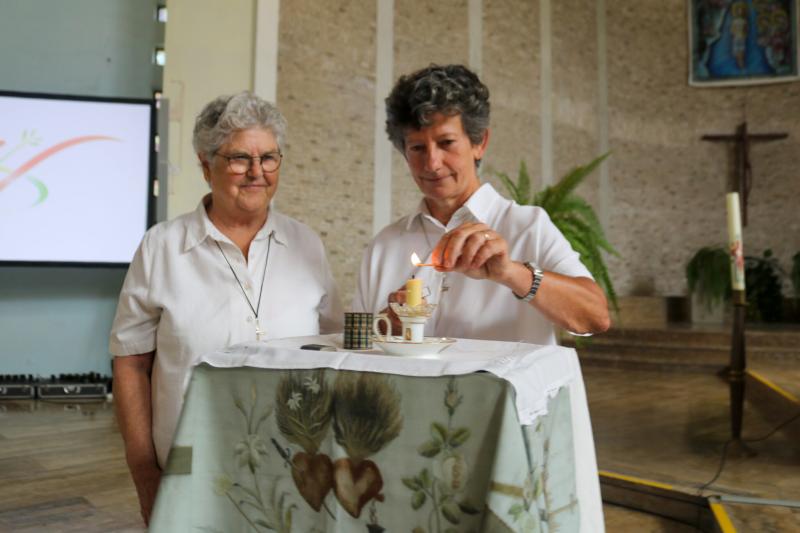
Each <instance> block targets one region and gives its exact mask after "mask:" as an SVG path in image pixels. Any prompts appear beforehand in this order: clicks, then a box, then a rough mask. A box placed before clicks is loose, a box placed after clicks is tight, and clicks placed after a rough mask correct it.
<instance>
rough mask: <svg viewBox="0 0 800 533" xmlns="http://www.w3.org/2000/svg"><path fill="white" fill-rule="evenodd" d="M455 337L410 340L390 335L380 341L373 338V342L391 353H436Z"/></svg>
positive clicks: (452, 341) (450, 344) (447, 345)
mask: <svg viewBox="0 0 800 533" xmlns="http://www.w3.org/2000/svg"><path fill="white" fill-rule="evenodd" d="M455 342H456V340H455V339H450V338H447V337H425V339H424V340H423V341H422V342H408V341H405V340H403V338H402V337H396V336H394V337H388V338H386V340H383V341H380V340H378V339H376V338H373V339H372V343H373V344H375V345H376V346H378V347H379V348H380V349H381V350H383V351H384V352H386V353H387V354H389V355H401V356H402V355H435V354H437V353H439V352H441V351H443V350H446V349H447V348H449V347H450V346H452V345H453V344H455Z"/></svg>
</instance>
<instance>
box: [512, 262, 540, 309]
mask: <svg viewBox="0 0 800 533" xmlns="http://www.w3.org/2000/svg"><path fill="white" fill-rule="evenodd" d="M522 264H523V265H525V268H527V269H528V270H530V271H531V274H533V281H532V282H531V288H530V290H528V294H526V295H525V296H517V293H515V292H513V291H512V292H511V294H513V295H514V297H515V298H516V299H517V300H522V301H523V302H530V301H531V300H533V297H534V296H536V291H538V290H539V285H541V284H542V277H544V272H542V271H541V270H540V269H539V268H537V267H536V266H535V265H533V264H532V263H530V262H529V261H526V262H524V263H522Z"/></svg>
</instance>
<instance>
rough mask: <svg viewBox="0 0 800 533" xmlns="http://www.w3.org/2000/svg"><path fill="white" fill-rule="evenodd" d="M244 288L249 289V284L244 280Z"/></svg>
mask: <svg viewBox="0 0 800 533" xmlns="http://www.w3.org/2000/svg"><path fill="white" fill-rule="evenodd" d="M244 288H245V289H247V290H248V291H249V290H250V284H249V283H247V282H246V281H245V282H244Z"/></svg>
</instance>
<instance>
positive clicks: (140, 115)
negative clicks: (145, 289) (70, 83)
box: [0, 92, 154, 264]
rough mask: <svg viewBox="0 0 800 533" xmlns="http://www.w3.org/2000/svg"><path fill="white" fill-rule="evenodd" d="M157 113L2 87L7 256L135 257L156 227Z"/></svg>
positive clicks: (1, 237)
mask: <svg viewBox="0 0 800 533" xmlns="http://www.w3.org/2000/svg"><path fill="white" fill-rule="evenodd" d="M153 113H154V109H153V102H152V101H150V100H132V99H124V100H123V99H111V98H90V97H75V96H63V97H62V96H56V95H34V94H31V95H26V94H22V93H3V92H0V262H4V261H10V262H15V263H59V264H64V263H67V264H69V263H99V264H105V263H115V264H124V263H127V262H129V261H130V260H131V258H132V257H133V254H134V252H135V251H136V247H137V246H138V245H139V242H140V241H141V239H142V236H143V235H144V232H145V231H146V230H147V227H148V220H149V219H148V216H149V215H148V214H149V209H150V205H151V201H152V193H151V191H152V175H151V173H152V167H151V160H152V150H153V145H154V144H153V116H154V114H153Z"/></svg>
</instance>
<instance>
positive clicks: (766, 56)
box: [688, 0, 800, 86]
mask: <svg viewBox="0 0 800 533" xmlns="http://www.w3.org/2000/svg"><path fill="white" fill-rule="evenodd" d="M688 11H689V49H690V51H691V54H690V65H689V84H690V85H695V86H705V85H748V84H758V83H772V82H780V81H791V80H797V79H800V78H799V77H798V46H797V0H689V6H688Z"/></svg>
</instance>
